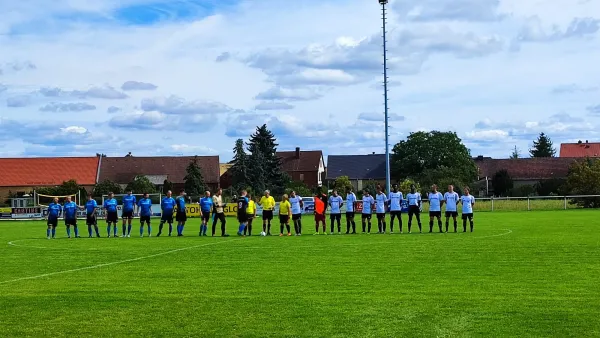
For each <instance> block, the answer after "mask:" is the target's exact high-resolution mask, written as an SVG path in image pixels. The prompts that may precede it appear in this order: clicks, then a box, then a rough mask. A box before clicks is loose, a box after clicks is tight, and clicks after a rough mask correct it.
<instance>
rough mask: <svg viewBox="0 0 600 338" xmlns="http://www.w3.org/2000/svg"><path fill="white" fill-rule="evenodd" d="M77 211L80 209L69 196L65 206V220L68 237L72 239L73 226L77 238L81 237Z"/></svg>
mask: <svg viewBox="0 0 600 338" xmlns="http://www.w3.org/2000/svg"><path fill="white" fill-rule="evenodd" d="M77 210H79V207H78V206H77V204H76V203H75V202H73V201H71V196H67V198H66V200H65V205H64V206H63V211H64V212H63V217H64V219H65V225H66V226H67V237H68V238H71V226H73V229H74V230H75V238H80V237H79V229H78V228H77Z"/></svg>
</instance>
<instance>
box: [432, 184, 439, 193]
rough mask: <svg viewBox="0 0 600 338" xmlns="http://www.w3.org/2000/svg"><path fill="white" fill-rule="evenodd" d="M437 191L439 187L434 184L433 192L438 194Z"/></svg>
mask: <svg viewBox="0 0 600 338" xmlns="http://www.w3.org/2000/svg"><path fill="white" fill-rule="evenodd" d="M437 189H438V186H437V185H435V184H434V185H432V186H431V191H433V192H436V191H437Z"/></svg>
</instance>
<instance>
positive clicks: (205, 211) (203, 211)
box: [198, 190, 213, 236]
mask: <svg viewBox="0 0 600 338" xmlns="http://www.w3.org/2000/svg"><path fill="white" fill-rule="evenodd" d="M198 204H200V217H201V218H202V224H201V225H200V234H199V235H200V236H207V235H206V231H208V221H209V220H210V211H211V210H212V209H213V199H212V197H210V191H208V190H207V191H206V192H205V193H204V197H202V198H201V199H200V201H199V202H198Z"/></svg>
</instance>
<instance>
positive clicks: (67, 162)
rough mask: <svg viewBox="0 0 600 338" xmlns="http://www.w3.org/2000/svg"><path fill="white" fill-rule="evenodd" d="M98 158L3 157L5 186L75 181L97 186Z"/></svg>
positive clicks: (0, 182) (0, 169)
mask: <svg viewBox="0 0 600 338" xmlns="http://www.w3.org/2000/svg"><path fill="white" fill-rule="evenodd" d="M97 172H98V157H55V158H0V186H1V187H20V186H22V187H42V186H56V185H60V184H62V183H63V182H64V181H68V180H75V181H77V183H78V184H80V185H94V184H96V175H97Z"/></svg>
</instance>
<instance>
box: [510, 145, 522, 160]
mask: <svg viewBox="0 0 600 338" xmlns="http://www.w3.org/2000/svg"><path fill="white" fill-rule="evenodd" d="M520 157H521V152H520V151H519V148H517V146H515V148H514V149H513V151H512V153H511V154H510V159H513V160H514V159H517V158H520Z"/></svg>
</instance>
